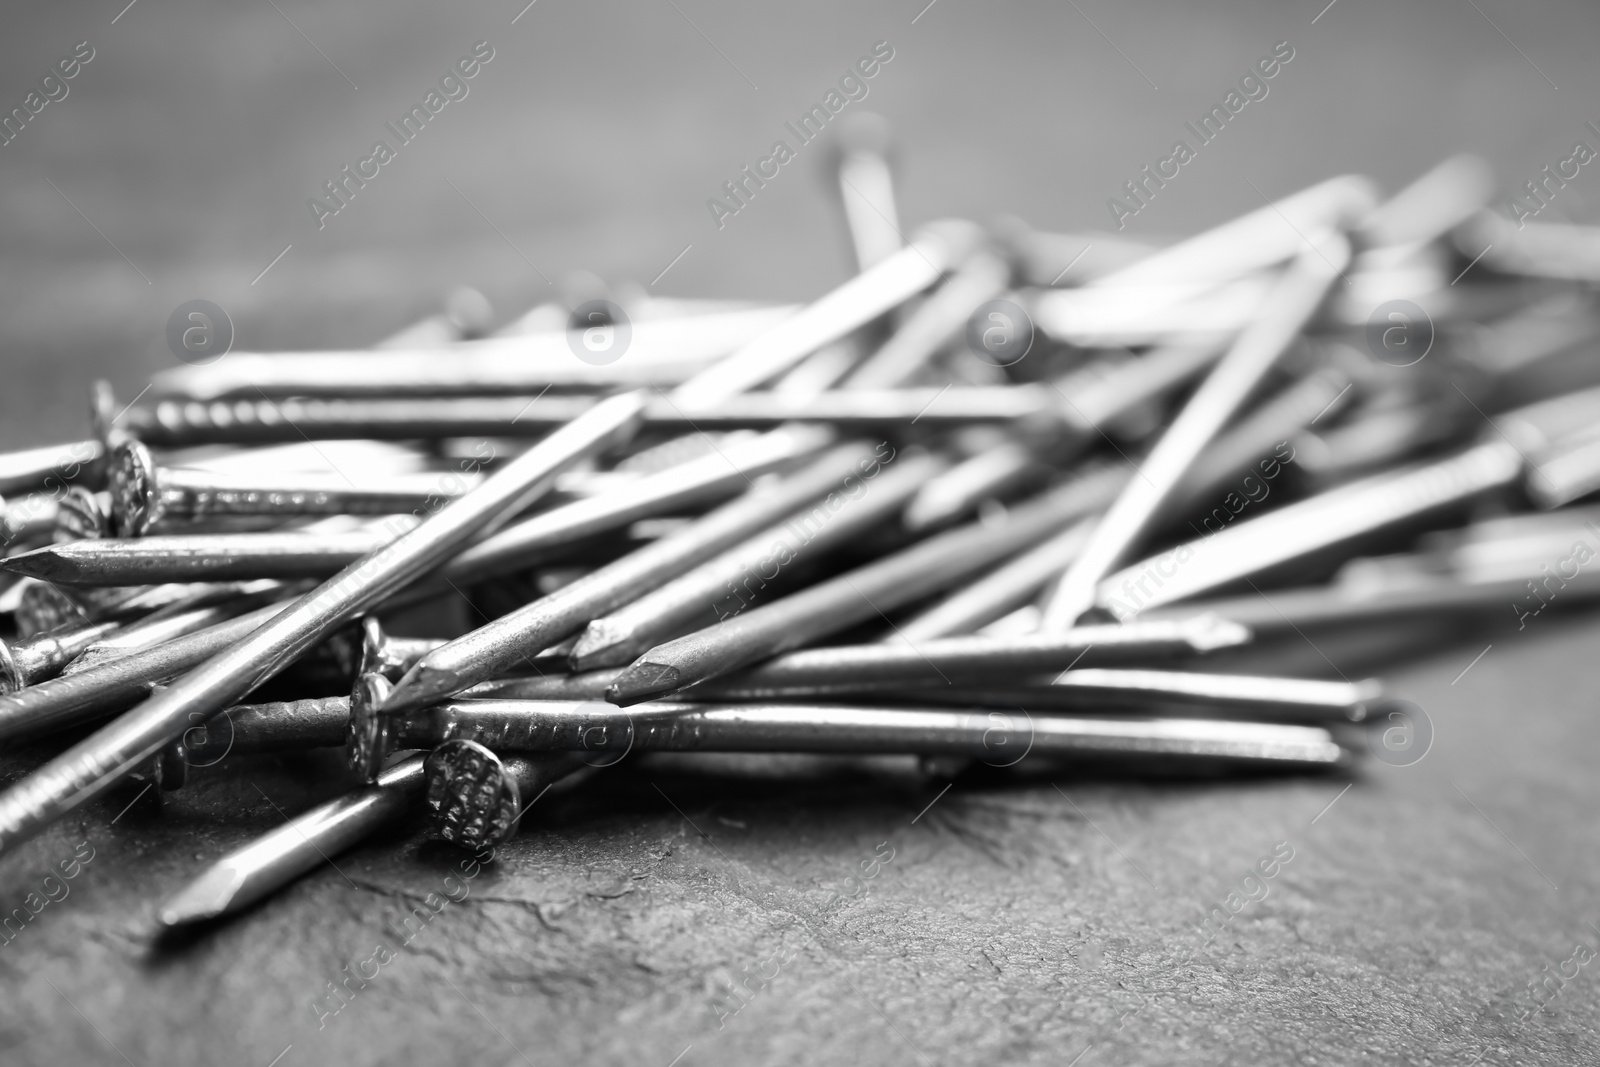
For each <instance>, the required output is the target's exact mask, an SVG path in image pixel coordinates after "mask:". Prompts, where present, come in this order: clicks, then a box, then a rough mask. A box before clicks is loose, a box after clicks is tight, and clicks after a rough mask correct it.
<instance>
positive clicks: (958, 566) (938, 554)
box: [606, 479, 1114, 705]
mask: <svg viewBox="0 0 1600 1067" xmlns="http://www.w3.org/2000/svg"><path fill="white" fill-rule="evenodd" d="M1113 491H1114V485H1113V483H1111V482H1109V481H1108V480H1103V479H1102V480H1099V481H1095V480H1088V481H1082V482H1069V483H1067V484H1065V485H1063V486H1060V487H1058V488H1056V489H1054V490H1051V491H1049V492H1047V493H1043V494H1040V495H1039V496H1038V497H1036V498H1034V499H1033V500H1030V501H1027V502H1025V503H1023V504H1020V505H1018V506H1017V507H1015V508H1013V509H1012V510H1011V511H1009V512H1007V513H1006V515H1005V516H1004V518H1003V519H1001V520H1000V521H997V522H994V523H987V524H986V523H981V522H978V523H970V524H968V525H966V526H961V527H957V528H956V529H954V530H950V531H947V532H945V533H942V534H937V535H935V536H933V537H930V538H928V539H926V540H924V541H920V542H917V543H916V544H914V545H912V546H911V547H909V548H906V549H902V550H901V551H899V552H895V553H893V554H891V555H889V556H885V557H883V558H881V559H878V560H876V561H875V562H872V563H868V564H865V565H864V566H861V567H857V568H855V569H854V570H851V571H846V572H845V573H843V574H840V575H838V576H836V577H833V578H829V579H826V580H824V581H821V582H818V583H816V584H815V585H811V586H809V587H807V588H805V589H803V590H801V591H799V592H797V593H792V594H790V595H789V596H786V597H783V598H781V599H779V600H776V601H774V602H773V603H771V604H767V605H763V606H761V607H757V608H753V609H752V610H750V611H747V612H744V613H743V614H740V615H737V616H735V617H733V618H731V619H727V620H725V621H723V622H721V623H718V624H717V625H716V626H712V627H708V628H706V629H703V630H698V631H696V632H694V633H692V634H688V635H686V636H684V637H680V638H676V639H674V640H671V641H667V642H664V643H663V644H660V645H657V646H656V647H655V648H653V649H651V650H650V651H648V652H646V653H644V654H643V655H642V656H640V657H639V659H638V661H637V662H635V663H634V664H633V665H632V666H631V667H629V668H628V669H627V670H626V671H624V672H623V674H622V675H621V676H620V677H619V678H618V679H617V681H616V684H615V685H614V686H613V687H612V689H610V690H608V691H607V693H606V699H607V700H611V701H613V702H614V703H618V704H624V705H626V704H634V703H637V702H638V701H640V700H648V699H651V698H652V697H656V696H661V695H663V694H666V693H672V692H676V691H677V690H679V689H683V688H686V687H687V686H691V685H694V684H696V683H698V682H703V681H706V680H708V679H710V678H715V677H718V676H719V675H723V674H727V673H729V672H731V671H735V670H738V669H739V668H740V667H744V666H746V665H748V664H751V663H755V662H757V661H758V660H762V659H765V658H767V657H769V656H773V655H776V654H778V653H779V652H787V651H789V650H790V649H794V648H798V647H800V646H802V645H805V644H809V643H811V642H813V641H815V640H817V639H818V638H821V637H824V636H826V635H828V634H830V633H837V632H839V631H840V630H843V629H845V628H847V627H849V626H852V625H854V624H856V623H860V622H866V621H868V620H871V619H876V618H880V617H881V618H885V619H886V618H887V616H886V615H885V614H884V613H885V612H887V611H891V610H893V609H895V608H897V607H900V606H902V605H905V604H908V603H911V602H914V601H916V600H919V599H921V598H922V597H925V596H929V595H931V594H933V593H937V592H939V591H940V590H942V589H946V588H948V587H949V586H951V585H953V584H955V583H957V582H959V581H961V580H962V579H963V578H964V577H966V576H968V575H971V574H975V573H977V572H978V571H980V570H982V569H984V568H985V567H988V566H991V565H993V564H994V563H996V562H998V561H1000V560H1003V559H1006V558H1007V557H1009V556H1010V555H1012V554H1013V553H1015V552H1018V551H1020V550H1023V549H1026V548H1029V547H1031V546H1033V545H1035V544H1037V543H1038V542H1039V541H1041V540H1043V539H1044V538H1045V537H1046V536H1048V535H1049V534H1050V533H1051V532H1052V531H1054V530H1058V529H1060V528H1061V527H1062V526H1065V525H1068V524H1070V523H1072V522H1075V521H1076V520H1078V519H1081V518H1082V517H1083V516H1084V515H1085V514H1086V513H1089V512H1093V511H1096V510H1098V509H1099V508H1100V507H1103V506H1104V505H1105V502H1106V500H1107V498H1108V496H1109V495H1110V493H1111V492H1113Z"/></svg>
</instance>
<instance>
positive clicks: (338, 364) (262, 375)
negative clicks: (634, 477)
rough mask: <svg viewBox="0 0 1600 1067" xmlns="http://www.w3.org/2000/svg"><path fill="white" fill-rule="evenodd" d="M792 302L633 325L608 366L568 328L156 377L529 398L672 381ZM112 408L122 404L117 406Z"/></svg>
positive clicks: (206, 391)
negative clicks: (584, 351) (575, 347)
mask: <svg viewBox="0 0 1600 1067" xmlns="http://www.w3.org/2000/svg"><path fill="white" fill-rule="evenodd" d="M795 311H796V308H795V306H794V305H791V304H784V305H767V306H759V307H749V306H742V307H735V308H731V309H728V310H724V311H717V312H713V313H710V314H701V315H685V316H682V317H679V318H671V319H660V320H645V321H640V322H635V323H633V324H632V331H633V337H632V341H631V343H630V345H629V347H628V351H627V354H626V358H624V359H619V360H617V361H616V362H614V363H610V364H606V365H603V366H596V365H594V364H590V363H586V362H584V361H582V360H579V359H574V358H573V355H572V349H571V348H570V347H569V346H568V338H567V332H566V329H565V328H564V327H563V328H562V329H559V330H551V331H546V332H543V333H537V334H525V335H521V336H515V337H491V338H486V339H484V340H481V341H469V342H464V343H462V344H455V345H449V346H446V347H441V348H432V349H420V350H412V351H384V352H383V353H382V354H381V355H376V356H375V355H374V354H373V353H372V352H370V351H335V352H271V353H252V352H230V353H228V358H227V359H223V360H218V361H217V362H215V363H211V364H207V365H205V366H190V367H174V368H172V369H170V370H166V371H162V372H161V373H159V374H157V375H156V376H155V379H154V382H153V389H152V393H153V394H154V395H156V396H160V397H181V398H185V399H189V400H198V401H211V400H221V399H228V398H236V397H244V398H248V399H251V400H258V399H260V397H261V396H262V395H263V394H265V395H266V396H268V397H271V398H272V399H274V400H276V399H280V398H284V397H309V396H334V397H372V396H421V397H433V396H493V395H499V396H505V395H517V394H522V395H527V396H532V395H534V394H536V393H538V392H539V391H540V390H542V389H544V388H545V387H546V386H550V387H554V388H589V389H595V390H607V389H613V388H617V387H628V386H648V385H656V386H663V387H666V386H673V385H676V384H678V383H679V382H681V381H683V380H684V379H685V378H687V377H688V376H689V375H690V374H692V373H694V372H695V371H698V370H700V369H702V368H704V367H705V366H706V365H707V364H708V363H709V362H711V361H714V360H718V359H721V358H722V357H724V356H725V355H726V354H727V353H729V352H732V351H734V350H735V349H737V348H738V347H739V346H740V345H743V344H745V343H747V342H748V341H749V340H750V339H751V338H753V337H756V336H758V335H760V334H761V333H763V332H765V331H766V330H768V329H770V328H771V327H773V326H774V325H776V324H777V323H779V322H782V321H784V320H785V319H788V318H790V317H791V316H793V315H794V313H795ZM111 413H112V414H115V409H113V410H112V412H111Z"/></svg>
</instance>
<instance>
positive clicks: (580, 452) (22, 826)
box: [0, 393, 644, 855]
mask: <svg viewBox="0 0 1600 1067" xmlns="http://www.w3.org/2000/svg"><path fill="white" fill-rule="evenodd" d="M643 406H644V397H643V396H642V395H641V394H639V393H631V394H625V395H622V396H618V397H615V398H613V399H612V400H609V401H607V402H606V403H605V404H603V405H601V406H600V407H597V408H595V409H594V410H593V411H591V412H589V413H588V414H586V415H583V416H581V417H580V418H578V419H576V420H574V421H573V422H572V423H571V424H570V425H568V426H566V427H564V428H562V429H561V430H558V431H556V432H555V433H554V434H552V435H551V436H550V437H548V438H546V439H545V440H543V441H541V442H540V443H539V444H537V445H535V446H534V447H533V448H532V449H530V450H529V451H528V452H526V453H524V454H523V455H522V456H520V457H519V458H517V459H516V460H513V461H512V462H511V463H510V464H509V465H508V466H507V467H505V468H504V469H502V470H500V471H498V472H496V473H495V474H492V475H490V476H489V478H487V479H486V480H485V481H484V482H483V484H482V485H479V486H478V487H477V488H475V489H473V490H472V491H471V492H469V493H468V494H467V495H466V496H463V497H461V498H460V499H458V500H456V501H455V502H454V503H452V504H450V505H448V506H446V507H445V508H444V509H443V510H441V511H440V512H439V513H438V514H436V515H434V516H433V517H432V518H430V519H429V520H428V521H426V522H424V523H423V524H422V525H421V526H419V527H417V528H416V529H414V530H412V531H411V532H409V533H407V534H405V535H403V536H402V537H400V538H399V539H398V540H396V541H395V542H394V543H392V544H390V545H389V546H387V547H385V548H383V549H380V550H379V551H377V552H375V553H373V554H372V555H370V556H368V557H366V558H365V559H363V560H361V561H360V562H358V563H355V564H352V565H351V566H350V567H349V568H347V569H346V570H344V571H342V572H341V573H340V574H339V575H337V576H336V577H334V578H332V579H330V580H329V581H328V582H325V583H324V584H322V585H321V586H319V587H318V588H316V589H315V590H313V591H312V592H310V593H307V594H306V595H305V596H303V597H301V598H300V599H299V600H297V601H294V602H293V603H291V604H290V605H288V606H287V607H285V608H284V609H283V610H282V611H280V612H278V613H277V614H275V615H274V616H273V617H272V618H271V619H269V620H267V621H266V622H265V623H264V624H262V625H261V626H260V628H258V629H257V630H255V631H254V632H252V633H250V634H249V635H248V636H246V637H244V638H243V639H241V640H239V641H237V642H236V643H234V644H233V645H232V646H231V647H229V648H227V649H226V650H225V651H223V652H220V653H218V654H217V655H215V656H213V657H212V658H211V659H209V660H207V661H206V662H204V663H203V664H201V665H200V666H199V667H197V668H195V669H194V670H192V671H191V672H190V673H188V674H186V675H184V676H183V677H182V678H179V679H177V680H176V681H175V682H174V683H173V684H172V685H171V687H170V688H168V689H167V690H165V691H164V692H162V693H160V694H159V695H157V696H155V697H152V698H150V699H148V700H146V701H145V702H144V703H143V704H142V705H140V706H139V707H137V708H134V709H133V710H132V711H130V712H128V713H126V714H125V715H123V716H122V717H121V718H120V719H118V720H117V721H115V722H113V723H111V724H109V725H107V726H105V727H102V728H101V729H100V730H99V731H98V732H96V733H95V734H93V735H91V736H90V737H89V738H87V739H85V740H84V741H82V742H80V743H78V744H76V745H74V746H73V747H72V748H70V749H68V750H67V751H66V752H64V753H63V754H61V755H60V756H58V757H56V758H55V759H53V760H51V761H50V762H49V763H47V764H45V766H44V767H42V768H40V769H39V770H37V771H35V772H34V773H33V774H31V775H29V776H28V777H26V778H24V779H23V780H22V781H20V782H18V783H17V784H16V785H13V786H12V787H11V788H10V789H9V790H7V791H6V792H5V793H3V794H0V855H3V854H4V852H6V851H9V850H11V849H13V848H15V847H16V846H17V845H18V843H20V842H22V841H25V840H27V839H28V838H30V837H32V836H33V835H34V834H37V833H38V832H39V831H41V830H42V829H44V828H45V827H46V826H49V825H50V824H51V823H53V822H54V821H55V820H56V819H59V818H61V817H62V816H63V815H65V814H66V813H68V812H70V811H72V810H73V809H75V808H76V807H78V806H79V805H80V804H82V803H84V802H86V801H87V800H89V799H91V798H93V797H94V796H96V795H98V794H99V793H101V792H103V791H104V790H105V789H107V788H109V787H110V786H111V785H112V784H114V783H115V782H116V781H118V780H119V779H120V778H121V777H122V776H124V775H126V774H127V773H128V772H129V771H130V770H131V769H132V768H133V767H135V766H137V765H139V764H140V763H142V762H143V761H144V760H146V759H148V758H150V756H152V755H154V754H155V753H156V752H158V751H159V750H160V749H161V748H162V747H163V746H164V745H166V744H167V743H168V742H169V741H172V740H174V739H175V738H177V737H179V736H181V735H182V733H183V732H184V731H185V730H186V729H188V728H189V727H190V726H193V725H195V723H196V722H197V721H199V722H204V721H205V720H207V719H209V718H211V717H212V716H214V715H216V714H217V713H218V712H220V711H221V710H222V709H223V708H224V707H226V706H227V705H229V704H231V703H233V702H234V701H236V700H237V699H238V698H239V697H240V696H242V695H243V694H244V693H246V692H248V691H249V690H250V689H251V688H252V687H253V686H255V685H257V684H259V683H260V682H262V681H263V680H265V679H267V678H270V677H272V676H273V675H274V674H276V673H277V672H279V671H281V670H282V669H283V668H284V667H285V666H286V665H288V663H290V662H291V661H292V660H293V659H294V658H295V657H296V656H298V655H299V654H301V653H302V652H304V651H305V650H306V649H307V648H309V647H310V646H311V645H313V644H314V643H316V642H317V641H318V640H320V639H321V638H323V637H325V636H327V635H328V634H329V633H330V632H332V631H333V630H334V629H335V628H336V627H339V626H341V625H343V624H344V623H346V622H349V621H350V620H351V619H353V618H354V617H355V616H356V615H358V614H360V613H362V612H363V611H364V610H365V609H366V608H368V607H369V606H371V605H372V604H374V603H376V602H377V601H379V600H381V599H382V598H383V597H384V596H385V595H387V594H389V593H392V592H393V591H394V590H395V589H397V588H399V587H401V586H403V585H404V584H406V583H407V582H409V581H412V580H415V578H416V577H417V576H418V575H420V574H421V573H422V572H423V571H425V570H426V569H427V568H429V567H430V566H436V565H437V564H438V563H439V562H441V561H442V560H443V559H444V558H445V557H446V556H448V555H449V554H450V553H451V552H452V551H454V550H456V549H458V548H460V547H461V545H463V544H464V543H465V542H466V541H467V540H468V539H469V538H471V537H472V536H473V535H474V534H476V533H478V532H479V531H481V530H483V529H484V528H485V527H487V526H491V525H493V524H495V523H497V522H501V521H504V520H505V518H506V517H507V516H508V515H510V514H512V513H514V512H515V511H517V510H519V509H520V508H523V507H526V506H527V505H528V504H529V503H531V502H532V500H533V499H534V498H536V497H537V496H538V495H539V494H540V493H542V492H545V491H548V489H549V487H550V485H551V483H552V482H553V481H554V479H555V477H556V475H557V474H559V473H560V472H561V471H562V470H563V469H565V468H566V467H568V466H570V465H571V464H572V463H574V462H576V461H577V460H579V459H581V458H582V457H584V456H587V455H590V454H592V453H594V452H596V451H599V450H601V449H603V448H605V447H608V446H610V445H611V444H613V443H614V442H615V441H616V440H617V439H618V438H619V437H626V436H628V435H630V434H631V433H632V431H633V430H634V429H635V427H636V426H637V423H638V418H639V415H640V413H641V411H642V409H643ZM119 662H121V661H119ZM108 666H111V667H114V666H115V664H111V665H108Z"/></svg>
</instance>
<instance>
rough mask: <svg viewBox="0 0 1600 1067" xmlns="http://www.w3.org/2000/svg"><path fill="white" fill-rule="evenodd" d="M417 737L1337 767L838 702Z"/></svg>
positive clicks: (448, 713) (1198, 723)
mask: <svg viewBox="0 0 1600 1067" xmlns="http://www.w3.org/2000/svg"><path fill="white" fill-rule="evenodd" d="M409 718H410V720H411V721H410V722H409V723H408V725H407V726H406V727H405V731H404V732H405V735H406V736H407V737H408V738H417V737H421V736H428V737H432V738H436V739H437V742H436V743H443V742H444V741H446V740H454V739H458V738H464V739H467V740H472V741H477V742H478V743H479V744H482V745H484V746H486V747H487V748H490V749H492V750H494V751H495V752H500V753H505V752H518V753H528V752H588V753H596V752H606V753H626V752H652V751H671V752H818V753H826V752H837V753H858V754H864V753H873V754H880V753H889V754H894V753H917V754H927V755H963V756H973V757H976V758H980V759H984V758H994V757H1003V758H1004V761H1005V762H1007V763H1014V762H1016V761H1017V760H1020V759H1021V758H1022V757H1023V756H1025V755H1029V754H1035V755H1039V756H1080V757H1108V756H1123V757H1138V756H1144V757H1169V758H1174V757H1175V758H1186V757H1187V758H1205V759H1227V760H1236V761H1240V762H1244V763H1260V764H1269V765H1281V766H1286V767H1296V768H1300V769H1303V768H1305V767H1306V766H1321V767H1335V766H1341V765H1343V764H1345V763H1347V762H1348V760H1349V757H1348V756H1347V755H1346V753H1345V751H1344V750H1343V748H1342V747H1341V746H1340V745H1339V744H1338V743H1337V742H1336V741H1335V740H1334V739H1333V736H1332V735H1331V734H1330V733H1329V732H1328V731H1327V730H1325V729H1322V728H1320V727H1314V726H1299V725H1286V724H1279V723H1258V722H1230V721H1226V720H1218V719H1152V718H1144V719H1141V718H1090V717H1082V716H1060V715H1048V716H1047V715H1038V716H1029V715H1027V714H1026V713H1025V712H1020V711H1019V712H1017V713H1015V714H1011V715H1007V714H1006V713H1005V712H1002V711H999V710H997V709H990V708H985V709H976V710H973V711H958V710H950V709H945V708H916V707H902V708H879V707H858V706H845V705H833V704H787V703H785V704H765V703H762V704H757V703H751V704H739V705H716V704H693V703H683V704H679V703H659V704H644V705H639V706H636V707H634V708H631V709H626V710H624V709H621V708H613V707H609V706H608V705H605V704H600V703H596V702H592V701H586V702H582V703H572V702H568V701H532V700H528V701H498V700H463V701H453V702H450V703H446V704H440V705H437V706H435V707H432V708H429V709H427V710H425V711H420V712H415V713H413V714H412V715H411V716H409Z"/></svg>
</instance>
